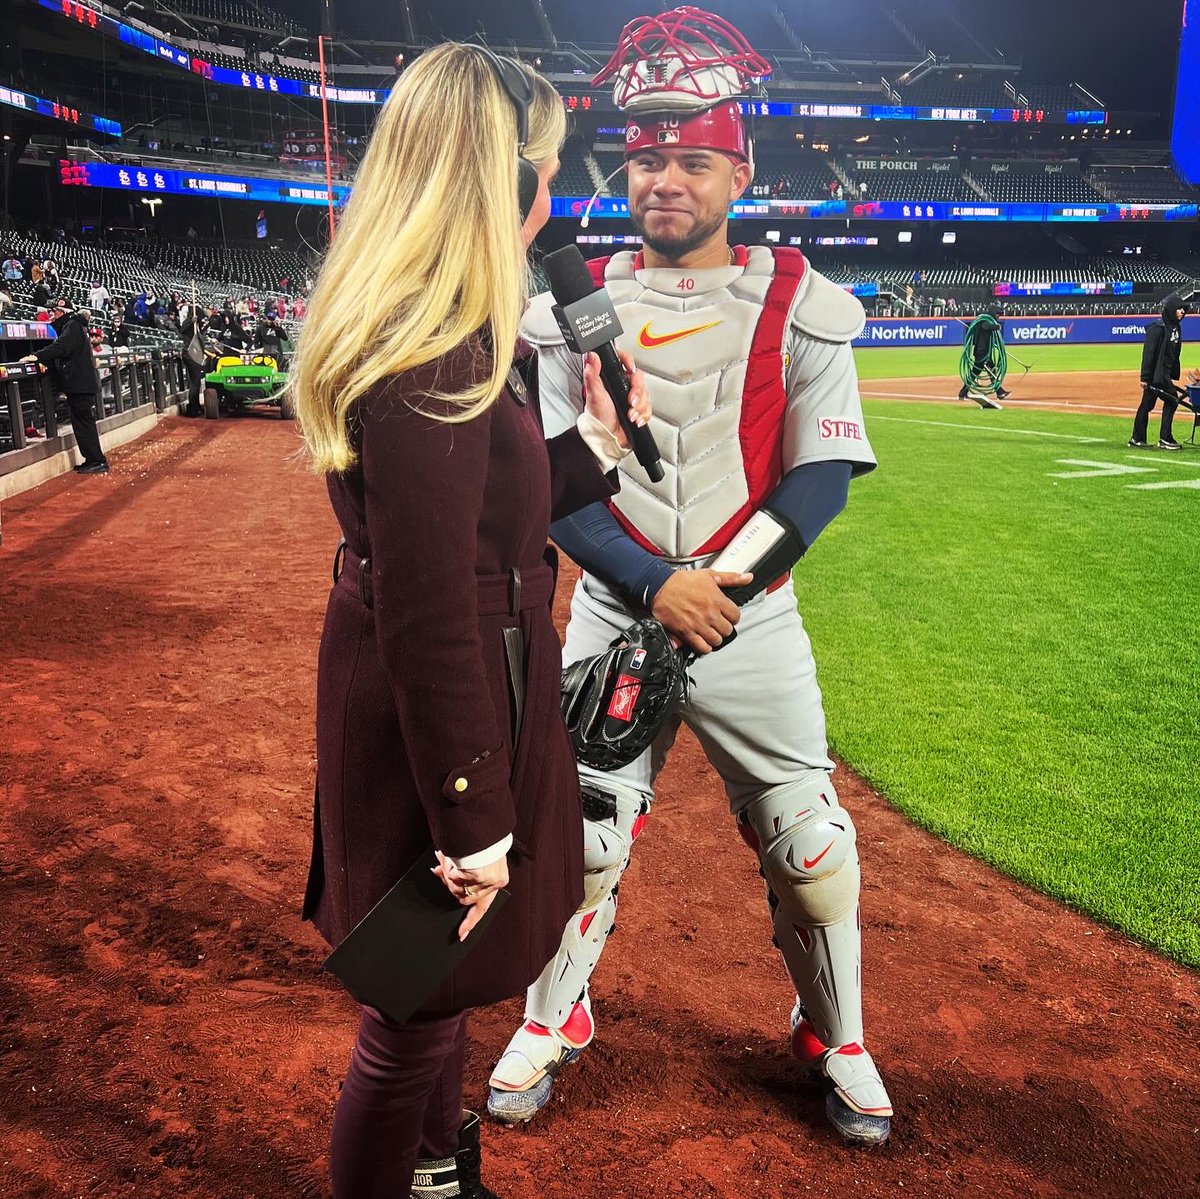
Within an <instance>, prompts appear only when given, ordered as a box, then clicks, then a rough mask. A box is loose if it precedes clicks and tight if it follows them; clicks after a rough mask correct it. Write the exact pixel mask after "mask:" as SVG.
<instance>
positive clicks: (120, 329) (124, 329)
mask: <svg viewBox="0 0 1200 1199" xmlns="http://www.w3.org/2000/svg"><path fill="white" fill-rule="evenodd" d="M108 344H109V345H111V346H113V347H114V348H115V347H117V346H128V345H129V327H128V326H127V325H126V324H125V321H124V318H123V317H122V316H121V314H120V313H119V312H118V313H114V315H113V318H112V331H111V333H110V334H109V338H108Z"/></svg>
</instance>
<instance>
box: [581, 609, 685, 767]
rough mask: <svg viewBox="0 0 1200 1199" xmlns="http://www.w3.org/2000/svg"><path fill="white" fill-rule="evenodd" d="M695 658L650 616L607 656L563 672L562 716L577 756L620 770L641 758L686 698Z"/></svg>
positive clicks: (622, 637) (619, 639)
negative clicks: (676, 706) (678, 647)
mask: <svg viewBox="0 0 1200 1199" xmlns="http://www.w3.org/2000/svg"><path fill="white" fill-rule="evenodd" d="M692 657H693V655H692V654H691V653H689V652H688V651H686V650H680V649H676V648H675V646H673V645H672V644H671V638H670V636H669V635H668V633H667V631H666V629H664V628H663V627H662V625H661V624H659V623H658V621H657V620H653V619H650V618H646V619H643V620H639V621H636V622H635V623H634V624H631V625H630V626H629V628H627V629H626V630H625V631H624V632H623V633H622V634H621V635H620V636H619V637H617V638H616V639H615V640H614V641H613V642H612V644H611V645H610V646H609V647H608V649H606V650H605V651H604V653H602V654H597V655H596V656H595V657H594V658H585V659H584V660H583V661H581V662H576V663H574V664H573V665H571V666H568V667H567V668H566V669H565V670H564V671H563V673H562V714H563V719H564V720H566V722H567V732H569V733H570V735H571V744H572V746H573V747H574V749H575V757H576V759H577V760H578V761H580V762H582V763H583V764H584V765H585V766H591V767H592V768H593V769H595V770H618V769H620V768H621V767H622V766H627V765H628V764H629V763H630V762H632V761H633V760H634V759H635V758H637V757H638V756H639V755H640V754H642V753H643V752H644V751H645V750H646V748H647V747H648V746H649V745H650V743H651V742H652V741H653V740H654V738H655V736H656V735H657V734H658V731H659V730H660V729H661V728H662V726H663V721H664V720H665V719H666V717H667V714H668V713H669V712H670V710H671V708H672V707H674V705H675V703H676V702H677V701H679V700H680V699H683V698H684V697H685V696H686V695H687V688H688V677H687V666H688V663H689V662H690V661H691V659H692Z"/></svg>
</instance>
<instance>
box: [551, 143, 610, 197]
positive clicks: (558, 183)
mask: <svg viewBox="0 0 1200 1199" xmlns="http://www.w3.org/2000/svg"><path fill="white" fill-rule="evenodd" d="M584 153H585V152H584V148H583V146H582V145H581V144H580V143H579V142H578V141H569V142H568V143H567V144H566V145H565V146H564V147H563V148H562V153H561V154H559V156H558V163H559V167H558V177H557V178H556V179H555V180H554V183H553V184H552V185H551V187H550V190H551V192H553V193H554V194H555V195H558V196H590V195H591V194H592V192H594V191H595V190H596V185H595V183H593V182H592V176H591V173H590V172H589V171H588V168H587V160H586V158H585V157H584ZM614 165H615V164H614Z"/></svg>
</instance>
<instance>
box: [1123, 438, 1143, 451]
mask: <svg viewBox="0 0 1200 1199" xmlns="http://www.w3.org/2000/svg"><path fill="white" fill-rule="evenodd" d="M1125 444H1126V445H1128V446H1129V448H1130V449H1131V450H1144V449H1145V448H1146V443H1145V442H1144V441H1138V439H1137V438H1136V437H1131V438H1130V439H1129V440H1128V441H1127V442H1126V443H1125Z"/></svg>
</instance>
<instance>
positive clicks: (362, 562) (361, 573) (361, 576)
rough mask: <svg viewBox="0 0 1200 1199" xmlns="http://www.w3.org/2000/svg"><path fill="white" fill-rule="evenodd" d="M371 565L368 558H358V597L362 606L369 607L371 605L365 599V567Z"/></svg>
mask: <svg viewBox="0 0 1200 1199" xmlns="http://www.w3.org/2000/svg"><path fill="white" fill-rule="evenodd" d="M370 565H371V559H370V558H359V560H358V598H359V599H360V600H361V601H362V603H363V607H365V608H369V607H370V606H371V605H370V603H369V602H368V601H367V567H368V566H370Z"/></svg>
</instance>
